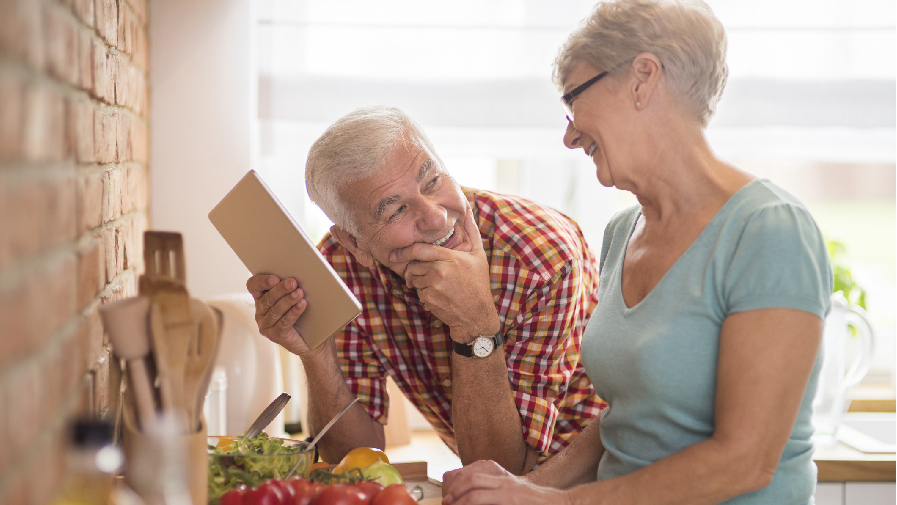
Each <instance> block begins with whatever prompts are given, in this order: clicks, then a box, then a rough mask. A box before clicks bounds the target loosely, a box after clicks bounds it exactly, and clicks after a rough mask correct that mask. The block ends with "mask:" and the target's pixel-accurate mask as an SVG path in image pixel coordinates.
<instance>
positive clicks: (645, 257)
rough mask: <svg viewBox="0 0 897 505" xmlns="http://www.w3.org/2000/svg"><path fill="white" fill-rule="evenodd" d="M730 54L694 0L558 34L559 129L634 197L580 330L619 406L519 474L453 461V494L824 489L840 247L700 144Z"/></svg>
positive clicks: (505, 498) (566, 498) (795, 492)
mask: <svg viewBox="0 0 897 505" xmlns="http://www.w3.org/2000/svg"><path fill="white" fill-rule="evenodd" d="M725 53H726V37H725V33H724V30H723V28H722V26H721V24H720V22H719V21H718V20H717V19H716V18H715V17H714V15H713V13H712V12H711V10H710V8H709V7H708V6H707V5H706V4H704V3H702V2H700V0H693V1H663V2H658V1H653V0H619V1H614V2H606V3H601V4H599V5H597V6H596V7H595V10H594V11H593V13H592V14H591V15H590V16H589V17H588V18H587V19H586V20H585V22H584V23H583V24H582V25H581V27H580V28H578V29H577V30H576V31H575V32H574V33H573V34H572V35H571V36H570V38H569V39H568V40H567V42H566V44H565V45H564V46H563V47H562V49H561V51H560V53H559V56H558V58H557V60H556V62H555V75H554V78H555V82H556V84H557V85H558V86H559V87H560V88H561V90H562V91H561V92H562V93H563V98H562V101H563V103H564V107H565V108H566V110H567V114H568V119H569V121H570V122H569V124H568V126H567V131H566V134H565V136H564V143H565V144H566V146H567V147H568V148H570V149H582V150H583V152H584V154H585V155H586V156H588V157H589V158H591V159H592V161H593V162H594V164H595V166H596V167H597V176H598V180H599V181H600V182H601V183H602V184H603V185H605V186H615V187H617V188H619V189H622V190H626V191H630V192H632V193H634V194H635V195H636V196H637V197H638V202H639V204H638V205H636V206H634V207H632V208H630V209H628V210H625V211H623V212H621V213H619V214H618V215H616V216H614V218H613V219H612V220H611V222H610V223H609V224H608V226H607V229H606V230H605V234H604V244H603V248H602V253H601V260H600V263H601V270H600V284H599V292H598V299H599V302H598V306H597V308H596V309H595V311H594V312H593V314H592V317H591V319H590V321H589V325H588V328H587V329H586V331H585V334H584V336H583V340H582V357H583V362H584V364H585V368H586V372H587V373H588V374H589V376H590V378H591V379H592V382H593V383H594V385H595V389H596V391H597V392H598V394H599V396H601V397H602V398H604V399H605V400H606V401H607V402H608V404H609V409H607V410H606V411H605V412H604V414H603V415H602V416H601V417H600V418H599V420H598V421H597V422H593V423H591V424H590V425H589V426H588V427H587V428H586V429H585V430H584V431H583V432H582V433H581V434H580V435H579V436H577V437H576V438H574V439H573V441H572V442H571V444H570V445H569V446H568V447H567V448H566V449H565V450H564V451H562V452H561V453H559V454H557V455H556V456H554V457H553V458H551V459H549V460H548V461H547V462H546V463H545V464H543V465H542V466H540V467H539V468H537V469H536V470H535V471H533V472H532V473H530V474H529V475H527V476H526V477H522V478H520V477H514V476H511V475H509V474H508V473H507V472H505V471H503V470H501V469H500V468H499V467H498V466H497V465H495V464H493V463H491V462H485V461H479V462H477V463H474V464H473V465H470V466H468V467H465V468H464V469H461V470H457V471H454V472H449V473H447V474H446V476H445V489H444V503H446V504H451V505H455V504H458V505H460V504H465V505H466V504H481V503H502V504H505V503H527V504H529V503H533V504H535V503H546V504H551V505H557V504H568V503H570V504H572V503H612V504H615V505H619V504H628V503H650V504H655V505H656V504H664V503H682V504H689V505H697V504H711V503H722V502H725V503H738V504H748V503H749V504H779V505H781V504H807V503H811V502H812V496H813V492H814V489H815V482H816V468H815V465H814V464H813V461H812V459H811V456H812V453H813V445H812V443H811V441H810V436H811V435H812V431H813V430H812V427H811V424H810V416H811V402H812V398H813V396H814V393H815V390H816V376H817V373H818V369H819V364H820V360H819V347H820V340H821V336H822V324H823V318H824V317H825V314H826V313H827V311H828V309H829V295H830V293H831V288H832V280H831V273H830V269H829V264H828V257H827V254H826V250H825V247H824V243H823V240H822V238H821V236H820V233H819V230H818V229H817V227H816V224H815V223H814V221H813V219H812V217H811V216H810V214H809V212H808V211H807V209H806V208H804V207H803V206H802V205H801V204H800V203H799V202H798V201H797V200H796V199H795V198H794V197H793V196H791V195H789V194H788V193H786V192H785V191H783V190H781V189H780V188H778V187H777V186H775V185H774V184H772V183H771V182H769V181H767V180H762V179H756V178H754V177H753V176H751V175H750V174H748V173H745V172H743V171H741V170H739V169H737V168H735V167H733V166H731V165H729V164H728V163H726V162H724V161H723V160H720V159H719V158H717V157H716V156H715V155H714V153H713V151H712V150H711V149H710V147H709V146H708V144H707V141H706V139H705V138H704V135H703V129H704V128H705V127H706V125H707V122H708V120H709V119H710V117H711V115H712V113H713V110H714V107H715V105H716V103H717V101H718V100H719V97H720V94H721V93H722V90H723V87H724V85H725V81H726V73H727V70H726V63H725Z"/></svg>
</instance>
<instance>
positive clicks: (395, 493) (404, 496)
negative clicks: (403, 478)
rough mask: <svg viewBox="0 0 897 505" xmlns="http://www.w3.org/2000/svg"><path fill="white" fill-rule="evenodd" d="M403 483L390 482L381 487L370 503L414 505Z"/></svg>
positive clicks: (377, 504) (378, 504) (376, 504)
mask: <svg viewBox="0 0 897 505" xmlns="http://www.w3.org/2000/svg"><path fill="white" fill-rule="evenodd" d="M416 504H417V502H416V501H415V500H414V498H412V497H411V495H410V494H408V489H407V488H406V487H405V484H390V485H388V486H386V487H385V488H383V491H380V493H379V494H377V497H376V498H374V501H372V502H371V505H416Z"/></svg>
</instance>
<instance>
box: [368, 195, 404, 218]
mask: <svg viewBox="0 0 897 505" xmlns="http://www.w3.org/2000/svg"><path fill="white" fill-rule="evenodd" d="M398 200H399V196H398V195H393V196H390V197H386V198H384V199H383V200H380V203H378V204H377V210H376V211H375V212H374V217H375V218H377V219H380V216H382V215H383V212H384V211H385V210H386V208H387V207H389V206H390V205H392V204H394V203H396V202H397V201H398Z"/></svg>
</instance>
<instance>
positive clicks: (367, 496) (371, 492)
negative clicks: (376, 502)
mask: <svg viewBox="0 0 897 505" xmlns="http://www.w3.org/2000/svg"><path fill="white" fill-rule="evenodd" d="M355 488H356V489H358V492H359V493H361V495H362V496H363V497H364V502H365V503H370V502H371V500H373V499H374V497H375V496H377V494H379V493H380V491H383V484H380V483H379V482H374V481H370V480H363V481H361V482H359V483H358V484H355Z"/></svg>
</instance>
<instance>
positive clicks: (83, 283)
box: [77, 239, 106, 309]
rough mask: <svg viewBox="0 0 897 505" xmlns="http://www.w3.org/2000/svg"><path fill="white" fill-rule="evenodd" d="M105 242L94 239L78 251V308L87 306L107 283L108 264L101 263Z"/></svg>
mask: <svg viewBox="0 0 897 505" xmlns="http://www.w3.org/2000/svg"><path fill="white" fill-rule="evenodd" d="M102 249H103V243H102V242H101V241H100V240H97V239H92V240H90V242H89V243H88V244H87V246H85V247H84V248H83V249H82V250H81V251H79V252H78V284H77V286H78V305H77V306H78V308H79V309H80V308H83V307H85V306H87V305H88V304H89V303H90V302H92V301H93V299H94V298H95V297H96V295H97V293H99V292H100V291H101V290H102V289H103V287H104V286H105V285H106V276H105V273H106V271H105V269H106V266H105V265H103V264H101V263H100V260H101V259H102V256H101V254H100V251H101V250H102Z"/></svg>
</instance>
